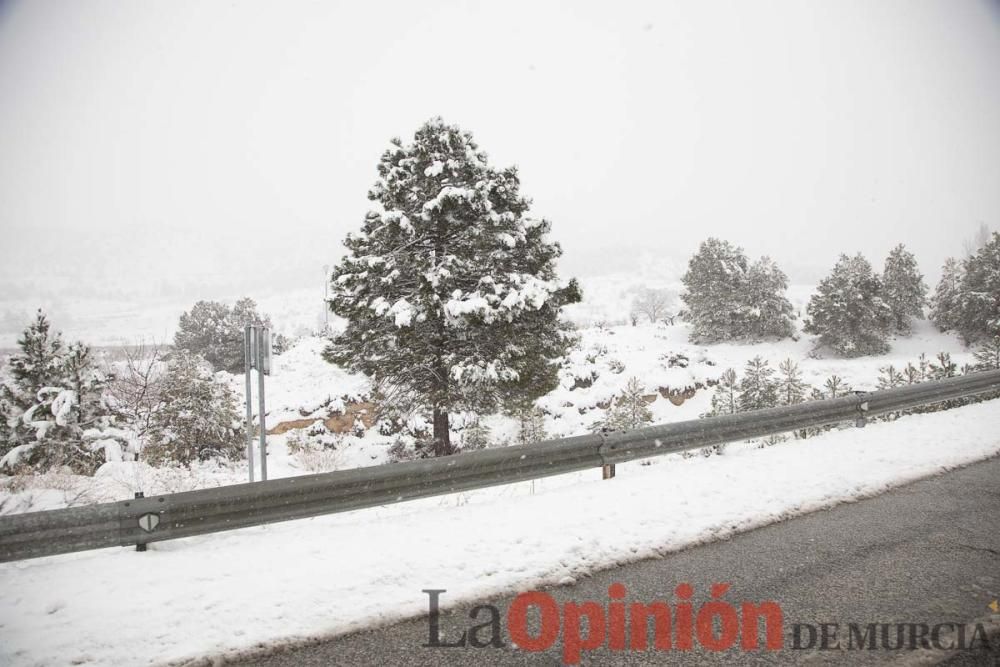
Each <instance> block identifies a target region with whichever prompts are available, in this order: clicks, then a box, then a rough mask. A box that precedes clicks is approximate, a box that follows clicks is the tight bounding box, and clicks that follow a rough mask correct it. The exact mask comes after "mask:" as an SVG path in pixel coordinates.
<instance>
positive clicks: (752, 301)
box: [743, 257, 795, 340]
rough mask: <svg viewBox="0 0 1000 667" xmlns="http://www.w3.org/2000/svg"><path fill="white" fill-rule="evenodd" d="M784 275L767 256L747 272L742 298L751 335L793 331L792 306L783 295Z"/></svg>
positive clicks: (770, 335)
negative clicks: (746, 307)
mask: <svg viewBox="0 0 1000 667" xmlns="http://www.w3.org/2000/svg"><path fill="white" fill-rule="evenodd" d="M787 289H788V278H787V277H786V276H785V274H784V272H783V271H782V270H781V269H779V268H778V265H777V264H775V263H774V261H773V260H771V258H769V257H761V258H760V259H759V260H757V261H756V262H754V263H753V265H752V266H751V267H750V270H749V271H748V272H747V282H746V285H745V286H744V292H743V302H744V303H745V304H747V306H748V307H749V313H748V321H747V333H748V335H749V337H750V338H752V339H758V340H759V339H761V338H779V339H780V338H787V337H789V336H791V335H792V334H794V333H795V326H794V325H793V324H792V320H793V319H794V317H795V315H794V313H795V310H794V309H793V308H792V304H791V303H790V302H789V301H788V299H787V298H786V297H785V291H786V290H787Z"/></svg>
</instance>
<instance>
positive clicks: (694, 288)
mask: <svg viewBox="0 0 1000 667" xmlns="http://www.w3.org/2000/svg"><path fill="white" fill-rule="evenodd" d="M749 270H750V267H749V266H748V262H747V257H746V255H745V254H744V252H743V249H742V248H739V247H737V246H734V245H732V244H731V243H729V242H728V241H722V240H719V239H716V238H710V239H707V240H706V241H703V242H702V244H701V245H700V246H699V248H698V252H697V253H695V255H694V256H693V257H692V258H691V260H690V261H689V262H688V270H687V272H686V273H685V274H684V277H683V278H682V282H683V283H684V288H685V291H684V293H683V294H681V299H682V300H683V301H684V304H685V305H686V306H687V315H686V319H687V321H688V322H690V323H691V339H692V340H693V341H698V342H705V343H712V342H716V341H726V340H733V339H737V338H741V337H743V336H744V335H745V333H746V330H747V319H748V318H747V311H746V308H745V305H746V304H745V303H744V302H743V296H744V291H745V285H746V281H747V273H748V271H749Z"/></svg>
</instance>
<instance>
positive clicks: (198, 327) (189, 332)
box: [174, 298, 271, 373]
mask: <svg viewBox="0 0 1000 667" xmlns="http://www.w3.org/2000/svg"><path fill="white" fill-rule="evenodd" d="M248 324H256V325H263V326H267V327H270V326H271V319H270V318H269V317H268V316H267V315H261V314H260V313H258V312H257V304H256V303H255V302H254V300H253V299H250V298H243V299H240V300H239V301H237V302H236V303H235V304H233V307H232V308H230V307H229V306H227V305H226V304H224V303H219V302H217V301H199V302H198V303H196V304H194V306H193V307H192V308H191V310H190V311H189V312H186V313H183V314H182V315H181V318H180V322H179V324H178V327H177V333H176V334H174V346H175V347H176V348H177V349H179V350H185V351H187V352H190V353H191V354H196V355H198V356H200V357H202V358H203V359H204V360H205V361H207V362H208V363H210V364H212V367H213V368H214V369H216V370H224V371H229V372H230V373H240V372H243V370H244V369H245V363H246V362H245V359H244V353H243V329H244V327H246V325H248Z"/></svg>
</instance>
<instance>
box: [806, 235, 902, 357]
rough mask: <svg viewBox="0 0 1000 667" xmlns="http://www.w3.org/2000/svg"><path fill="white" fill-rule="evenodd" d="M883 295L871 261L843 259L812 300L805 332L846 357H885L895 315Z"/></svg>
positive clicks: (857, 257)
mask: <svg viewBox="0 0 1000 667" xmlns="http://www.w3.org/2000/svg"><path fill="white" fill-rule="evenodd" d="M881 292H882V287H881V280H880V279H879V277H878V276H877V275H875V274H874V273H873V272H872V267H871V264H869V263H868V260H866V259H865V258H864V257H862V256H861V255H855V256H854V257H848V256H847V255H841V256H840V259H839V260H838V261H837V264H836V266H834V267H833V271H832V272H831V273H830V275H829V276H827V277H826V278H824V279H823V280H822V281H821V282H820V284H819V287H818V288H817V290H816V293H815V294H813V296H812V298H811V299H810V300H809V305H808V307H807V308H806V311H807V312H808V314H809V319H808V320H807V321H806V324H805V327H804V329H803V330H804V331H805V332H806V333H811V334H816V335H817V337H818V339H817V341H818V343H819V345H821V346H827V347H830V348H831V349H833V350H834V351H835V352H837V353H838V354H840V355H842V356H845V357H860V356H865V355H872V354H884V353H885V352H888V351H889V343H888V336H889V332H890V331H891V329H892V324H893V315H892V309H891V308H890V307H889V305H888V304H886V302H885V301H884V300H883V298H882V296H881Z"/></svg>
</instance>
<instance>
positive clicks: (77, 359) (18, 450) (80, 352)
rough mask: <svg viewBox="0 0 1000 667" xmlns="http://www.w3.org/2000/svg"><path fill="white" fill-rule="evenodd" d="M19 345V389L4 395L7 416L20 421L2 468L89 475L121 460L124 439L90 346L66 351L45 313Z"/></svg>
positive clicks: (0, 453) (15, 364)
mask: <svg viewBox="0 0 1000 667" xmlns="http://www.w3.org/2000/svg"><path fill="white" fill-rule="evenodd" d="M20 347H21V353H20V354H17V355H15V356H14V357H13V358H12V359H11V367H12V371H13V372H12V374H13V375H14V378H15V385H14V387H12V388H11V387H5V388H4V392H3V402H4V403H5V404H6V405H7V406H8V407H9V408H10V410H9V413H8V415H16V418H17V419H16V422H14V426H15V428H13V429H11V431H12V432H9V433H8V434H7V435H8V439H7V441H6V444H5V445H4V446H3V448H2V450H0V467H2V468H4V469H7V470H11V469H16V468H21V467H24V468H29V469H32V470H35V471H45V470H50V469H54V468H62V467H66V468H69V469H70V470H72V471H73V472H75V473H78V474H84V475H86V474H92V473H93V472H94V471H95V470H96V469H97V467H98V466H100V465H101V464H102V463H104V461H106V460H108V458H109V457H111V456H114V457H117V456H119V455H120V452H121V444H122V441H121V439H120V438H119V437H118V434H117V431H116V430H115V429H114V428H113V424H112V421H113V420H112V417H111V416H110V415H109V412H108V410H107V409H106V407H105V405H104V403H103V400H102V399H103V391H104V387H105V379H104V376H103V374H102V373H100V372H99V371H98V370H97V369H96V368H95V367H94V364H93V362H92V360H91V355H90V348H88V347H87V346H86V345H84V344H83V343H73V344H71V345H70V346H69V347H68V348H65V349H64V348H63V345H62V341H61V337H60V335H59V334H58V333H56V334H53V333H51V330H50V325H49V323H48V320H47V319H45V317H44V315H42V314H41V312H39V314H38V316H37V317H36V319H35V321H34V322H32V324H31V325H29V326H28V328H27V329H26V330H25V332H24V335H23V336H22V338H21V341H20ZM112 452H113V454H112Z"/></svg>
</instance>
